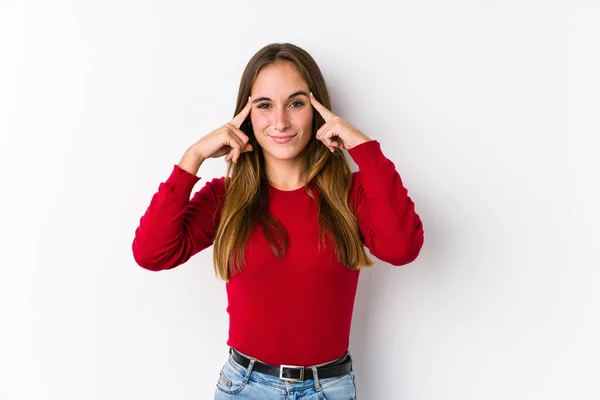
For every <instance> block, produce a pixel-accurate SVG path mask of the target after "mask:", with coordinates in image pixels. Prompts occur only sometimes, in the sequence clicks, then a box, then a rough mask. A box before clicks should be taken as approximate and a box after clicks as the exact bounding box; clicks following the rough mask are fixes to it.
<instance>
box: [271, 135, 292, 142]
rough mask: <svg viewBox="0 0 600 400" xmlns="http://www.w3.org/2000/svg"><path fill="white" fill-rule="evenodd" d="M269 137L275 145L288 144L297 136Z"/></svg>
mask: <svg viewBox="0 0 600 400" xmlns="http://www.w3.org/2000/svg"><path fill="white" fill-rule="evenodd" d="M269 137H270V138H271V139H273V141H274V142H275V143H287V142H289V141H290V140H292V139H293V138H295V137H296V135H288V136H271V135H269Z"/></svg>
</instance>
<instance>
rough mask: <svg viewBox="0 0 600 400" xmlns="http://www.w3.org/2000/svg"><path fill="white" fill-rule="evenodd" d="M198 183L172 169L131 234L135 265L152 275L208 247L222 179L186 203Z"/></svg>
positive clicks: (214, 222)
mask: <svg viewBox="0 0 600 400" xmlns="http://www.w3.org/2000/svg"><path fill="white" fill-rule="evenodd" d="M199 179H200V178H199V177H197V176H196V175H194V174H192V173H190V172H188V171H186V170H185V169H183V168H182V167H180V166H179V165H175V166H174V167H173V171H172V172H171V175H170V176H169V178H168V179H167V180H166V181H165V182H162V183H161V184H160V185H159V188H158V191H157V192H156V193H155V194H154V196H153V197H152V201H151V202H150V205H149V206H148V209H147V210H146V212H145V213H144V215H143V216H142V217H141V219H140V224H139V226H138V228H137V229H136V231H135V237H134V239H133V243H132V250H133V257H134V259H135V261H136V262H137V263H138V265H140V266H141V267H143V268H146V269H149V270H152V271H160V270H164V269H169V268H174V267H176V266H178V265H181V264H183V263H184V262H186V261H187V260H189V259H190V257H192V256H193V255H194V254H196V253H198V252H200V251H201V250H204V249H205V248H207V247H209V246H210V245H212V243H213V240H214V233H215V231H216V227H217V226H218V224H219V218H220V201H221V199H222V198H223V195H224V192H225V189H224V185H223V183H224V178H217V179H213V180H212V181H210V182H207V184H206V185H205V186H204V187H203V188H202V189H201V190H199V191H198V192H197V193H196V194H194V196H193V198H192V199H191V200H190V195H191V191H192V189H193V187H194V185H195V184H196V182H198V180H199Z"/></svg>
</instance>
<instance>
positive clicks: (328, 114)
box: [310, 92, 335, 122]
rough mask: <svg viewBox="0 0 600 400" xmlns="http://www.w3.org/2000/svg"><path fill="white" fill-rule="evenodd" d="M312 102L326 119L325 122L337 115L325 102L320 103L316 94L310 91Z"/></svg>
mask: <svg viewBox="0 0 600 400" xmlns="http://www.w3.org/2000/svg"><path fill="white" fill-rule="evenodd" d="M310 102H311V103H312V105H313V107H314V108H315V109H316V110H317V111H318V112H319V114H321V117H323V119H324V120H325V122H329V120H330V119H332V118H333V117H335V115H334V114H333V113H332V112H331V111H329V110H328V109H327V107H325V106H324V105H323V104H321V103H319V102H318V101H317V99H316V98H315V96H314V95H313V94H312V92H310Z"/></svg>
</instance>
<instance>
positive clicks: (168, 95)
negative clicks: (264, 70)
mask: <svg viewBox="0 0 600 400" xmlns="http://www.w3.org/2000/svg"><path fill="white" fill-rule="evenodd" d="M593 3H595V4H593ZM599 20H600V6H599V5H598V3H597V2H592V1H588V2H584V1H580V2H571V3H570V4H567V2H566V1H564V2H558V1H542V0H538V1H534V0H527V1H524V0H509V1H484V2H481V1H467V0H458V1H452V2H444V1H431V0H429V1H427V0H426V1H419V2H413V1H411V2H408V1H405V2H399V3H398V2H387V1H383V0H377V1H369V2H355V4H348V3H347V2H343V1H340V0H338V1H330V2H326V3H320V2H314V1H304V2H280V1H277V2H275V1H260V2H259V1H256V2H254V1H253V2H241V1H237V2H232V1H229V2H223V3H220V2H215V1H213V2H197V1H191V0H188V1H141V0H138V1H134V0H127V1H123V0H119V1H116V0H112V1H102V2H100V1H97V2H92V1H87V2H84V1H66V0H56V1H53V2H43V1H10V0H2V1H0V46H1V47H0V57H1V58H0V61H1V62H0V133H1V137H0V138H1V139H0V173H1V174H2V175H1V176H0V178H1V181H0V183H1V186H2V192H1V196H0V202H1V207H0V235H1V236H0V240H1V241H0V243H1V246H2V256H1V257H2V258H1V259H0V268H1V269H0V324H1V325H0V328H1V329H0V399H2V400H20V399H36V400H41V399H48V400H81V399H90V400H91V399H94V400H96V399H98V400H105V399H111V400H121V399H122V400H125V399H145V400H153V399H156V400H158V399H178V400H179V399H181V400H183V399H190V400H192V399H210V398H212V395H213V391H214V388H215V384H216V381H217V377H218V373H219V370H220V368H221V366H222V364H223V363H224V362H225V360H226V357H227V346H226V340H227V331H228V325H227V323H228V319H227V313H226V311H225V307H226V295H225V284H224V282H222V281H220V280H218V279H217V278H216V277H215V276H214V273H213V267H212V248H210V249H209V250H208V251H205V252H203V253H200V254H198V255H197V256H195V257H194V258H192V259H191V260H190V261H189V262H188V263H187V264H185V265H183V266H181V267H179V268H176V269H175V270H172V271H168V272H159V273H153V272H149V271H146V270H144V269H142V268H140V267H139V266H137V265H136V264H135V262H134V260H133V257H132V253H131V241H132V239H133V233H134V230H135V228H136V227H137V224H138V222H139V218H140V217H141V215H142V214H143V212H144V211H145V209H146V207H147V205H148V204H149V201H150V199H151V196H152V195H153V194H154V192H155V191H156V190H157V188H158V185H159V183H160V182H162V181H164V180H165V179H166V178H167V177H168V175H169V173H170V172H171V170H172V167H173V164H176V163H177V162H178V161H179V159H180V157H181V155H182V154H183V152H184V151H185V149H187V148H188V147H189V146H190V145H191V144H192V143H193V142H195V141H196V140H198V139H199V138H200V137H201V136H203V135H205V134H207V133H208V132H210V131H212V130H213V129H215V128H217V127H218V126H220V125H222V124H224V123H225V122H227V121H229V120H230V119H231V117H232V116H233V111H234V106H235V98H236V94H237V89H238V84H239V80H240V77H241V73H242V71H243V69H244V67H245V65H246V63H247V62H248V60H249V59H250V57H251V56H252V55H253V54H254V53H255V52H256V51H258V50H259V49H260V48H261V47H262V46H264V45H266V44H268V43H271V42H292V43H295V44H297V45H299V46H300V47H303V48H304V49H306V50H307V51H309V52H310V53H311V54H312V55H313V57H314V58H315V59H316V61H317V62H318V63H319V65H320V67H321V69H322V71H323V73H324V75H325V78H326V80H327V83H328V86H329V89H330V92H331V95H332V100H333V111H334V112H336V113H337V114H339V115H340V116H341V117H343V118H345V119H346V120H348V121H349V122H350V123H352V124H354V125H355V126H357V127H358V128H359V129H361V130H363V131H364V132H365V133H367V134H368V135H369V136H370V137H372V138H374V139H377V140H379V141H380V142H381V143H382V148H383V150H384V153H385V154H386V155H387V156H388V157H389V158H390V159H391V160H392V161H393V162H394V163H395V165H396V167H397V168H398V171H399V172H400V174H401V176H402V177H403V179H404V182H405V184H406V186H407V188H408V189H409V194H410V195H411V197H412V198H413V200H414V201H415V203H416V209H417V212H418V213H419V214H420V215H421V217H422V219H423V223H424V229H425V245H424V247H423V250H422V252H421V255H420V256H419V258H418V259H417V260H416V261H415V262H413V263H412V264H409V265H407V266H404V267H402V268H396V267H392V266H390V265H388V264H385V263H382V262H378V263H377V264H376V265H375V266H374V267H373V268H372V269H370V270H364V271H363V272H362V274H361V277H360V282H359V288H358V294H357V299H356V306H355V312H354V319H353V327H352V334H351V346H350V350H351V352H352V354H353V355H354V360H355V367H354V368H355V373H356V376H357V378H356V383H357V388H358V394H359V398H360V399H364V400H372V399H402V400H438V399H444V400H471V399H473V400H480V399H486V400H494V399H531V400H533V399H540V400H541V399H544V400H548V399H557V400H558V399H567V398H571V399H598V398H600V388H599V386H598V376H599V375H600V366H599V361H598V360H599V359H600V345H599V344H598V338H599V337H600V321H599V312H598V309H599V306H600V293H599V286H600V285H599V281H600V273H599V272H598V271H599V267H600V233H599V230H600V228H599V226H600V223H599V222H600V212H599V211H598V207H599V204H600V190H599V189H598V181H599V179H598V172H597V171H599V170H600V168H599V167H600V165H599V161H598V159H597V158H595V157H596V154H597V152H598V140H597V138H598V135H599V133H600V123H599V122H598V111H599V109H600V98H599V97H598V93H599V92H600V79H599V75H598V71H600V54H599V49H600V46H599V45H598V43H599V39H600V24H599V23H598V21H599ZM224 172H225V163H224V162H223V161H222V160H210V162H207V163H205V164H204V165H203V166H202V168H201V170H200V172H199V176H201V177H202V180H201V181H200V183H199V184H198V185H197V186H196V187H195V190H199V189H200V188H201V186H202V185H203V184H204V182H205V181H206V180H208V179H210V178H212V177H215V176H221V175H223V173H224ZM295 315H297V317H298V318H299V319H303V320H304V317H303V315H305V311H303V310H299V311H298V313H297V314H292V316H291V317H290V318H291V320H293V318H294V316H295ZM315 329H318V327H315Z"/></svg>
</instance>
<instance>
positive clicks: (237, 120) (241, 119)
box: [231, 96, 252, 129]
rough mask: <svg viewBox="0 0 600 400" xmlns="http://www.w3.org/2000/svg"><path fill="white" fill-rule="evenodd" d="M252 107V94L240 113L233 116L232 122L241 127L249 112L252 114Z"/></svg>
mask: <svg viewBox="0 0 600 400" xmlns="http://www.w3.org/2000/svg"><path fill="white" fill-rule="evenodd" d="M251 109H252V102H251V101H250V96H248V102H247V103H246V106H245V107H244V108H242V111H240V113H239V114H238V115H236V116H235V117H233V119H232V120H231V124H232V125H234V126H235V127H236V128H238V129H240V126H242V123H243V122H244V121H245V120H246V118H247V117H248V114H250V110H251Z"/></svg>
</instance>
